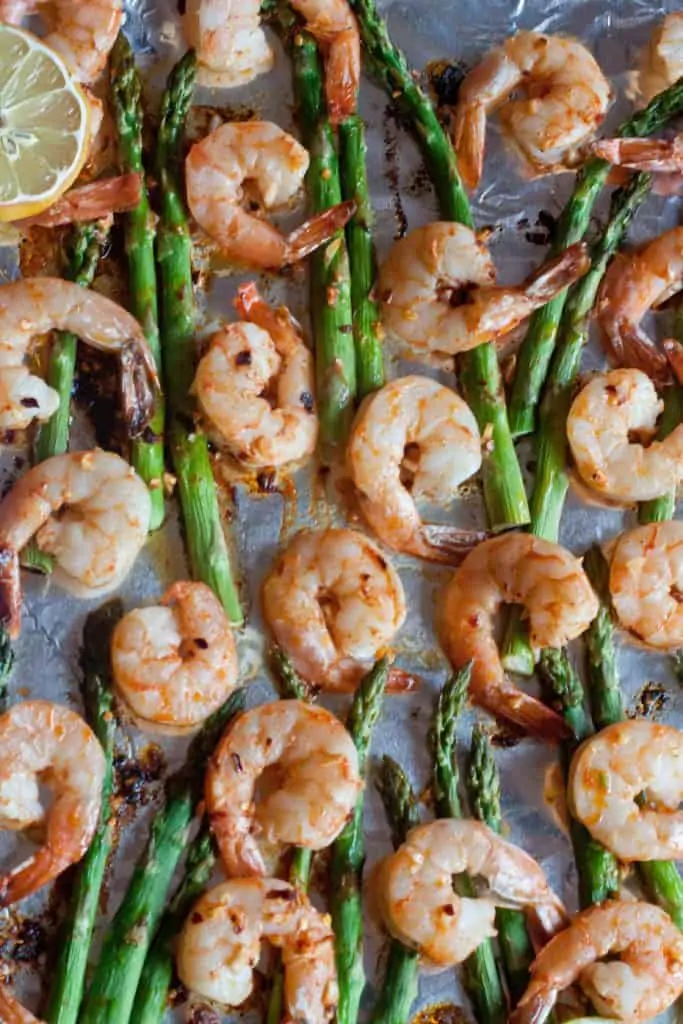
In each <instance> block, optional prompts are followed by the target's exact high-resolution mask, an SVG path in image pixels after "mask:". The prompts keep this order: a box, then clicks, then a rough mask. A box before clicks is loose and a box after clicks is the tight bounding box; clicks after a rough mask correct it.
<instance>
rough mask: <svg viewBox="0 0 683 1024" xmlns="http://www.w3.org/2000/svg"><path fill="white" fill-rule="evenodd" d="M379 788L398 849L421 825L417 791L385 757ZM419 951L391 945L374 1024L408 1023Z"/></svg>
mask: <svg viewBox="0 0 683 1024" xmlns="http://www.w3.org/2000/svg"><path fill="white" fill-rule="evenodd" d="M377 789H378V790H379V794H380V796H381V797H382V803H383V804H384V810H385V812H386V815H387V819H388V821H389V827H390V829H391V841H392V843H393V845H394V849H398V847H399V846H400V845H401V843H403V842H404V841H405V838H406V836H407V835H408V833H409V832H410V830H411V829H412V828H414V827H415V826H416V825H417V824H419V817H418V813H417V804H416V800H415V794H414V793H413V791H412V788H411V785H410V782H409V781H408V777H407V776H406V774H405V772H404V771H403V769H402V768H401V766H400V765H399V764H397V763H396V761H394V760H392V758H390V757H387V756H386V755H385V756H384V757H383V758H382V761H381V764H380V769H379V774H378V778H377ZM417 975H418V959H417V953H415V952H414V951H413V950H412V949H408V948H407V947H406V946H404V945H403V944H402V943H400V942H398V940H397V939H392V940H391V942H390V944H389V956H388V957H387V966H386V970H385V972H384V983H383V985H382V989H381V991H380V994H379V998H378V1000H377V1002H376V1004H375V1007H374V1009H373V1011H372V1015H371V1017H370V1024H405V1022H406V1021H407V1020H409V1019H410V1010H411V1007H412V1005H413V1003H414V1002H415V999H416V997H417Z"/></svg>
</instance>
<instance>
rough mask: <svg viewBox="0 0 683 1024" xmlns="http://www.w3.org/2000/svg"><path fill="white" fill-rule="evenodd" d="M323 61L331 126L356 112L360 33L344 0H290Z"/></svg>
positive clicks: (353, 16) (354, 18)
mask: <svg viewBox="0 0 683 1024" xmlns="http://www.w3.org/2000/svg"><path fill="white" fill-rule="evenodd" d="M292 7H293V8H294V9H295V10H296V11H298V12H299V14H301V16H302V17H303V18H304V19H305V20H306V28H307V29H308V31H309V32H310V33H311V35H312V36H313V37H314V38H315V39H316V40H317V42H318V43H319V45H320V47H321V49H322V52H323V58H324V61H325V93H326V98H327V111H328V114H329V117H330V121H331V122H332V124H333V125H336V124H339V123H340V122H341V121H344V120H345V119H346V118H347V117H350V116H351V114H355V112H356V101H357V96H358V84H359V81H360V33H359V31H358V23H357V21H356V17H355V15H354V13H353V11H352V10H351V7H350V6H349V4H348V0H293V2H292Z"/></svg>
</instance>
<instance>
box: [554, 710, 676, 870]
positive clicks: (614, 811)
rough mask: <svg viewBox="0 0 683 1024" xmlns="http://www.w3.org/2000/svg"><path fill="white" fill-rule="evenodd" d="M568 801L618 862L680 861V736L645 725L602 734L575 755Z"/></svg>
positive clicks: (667, 728) (635, 723)
mask: <svg viewBox="0 0 683 1024" xmlns="http://www.w3.org/2000/svg"><path fill="white" fill-rule="evenodd" d="M641 793H645V796H646V803H644V804H643V805H642V806H640V804H639V803H638V802H637V801H638V797H639V796H640V795H641ZM567 795H568V798H569V804H570V807H571V810H572V814H573V815H574V817H575V818H578V820H579V821H580V822H582V823H583V824H584V825H585V826H586V828H587V829H588V831H589V832H590V834H591V835H592V836H593V837H594V838H595V839H597V840H598V842H599V843H602V845H603V846H605V847H607V849H608V850H611V852H612V853H613V854H615V856H617V857H618V858H619V860H622V861H636V860H637V861H648V860H668V859H669V858H671V859H673V860H680V858H681V856H682V855H683V815H682V814H681V812H680V811H679V809H678V808H679V804H680V802H681V798H682V797H683V733H681V732H680V731H679V730H678V729H674V728H672V727H671V726H668V725H656V724H655V723H654V722H646V721H631V722H617V723H616V724H615V725H610V726H608V727H607V728H606V729H602V730H601V731H600V732H599V733H597V734H596V735H595V736H591V738H590V739H589V740H586V742H585V743H584V744H583V745H582V746H581V747H580V748H579V750H578V751H577V752H576V754H575V755H574V757H573V759H572V763H571V770H570V774H569V784H568V787H567Z"/></svg>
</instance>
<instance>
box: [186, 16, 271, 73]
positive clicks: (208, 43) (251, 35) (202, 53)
mask: <svg viewBox="0 0 683 1024" xmlns="http://www.w3.org/2000/svg"><path fill="white" fill-rule="evenodd" d="M260 7H261V4H260V0H238V2H235V0H187V6H186V10H185V17H184V19H183V26H184V29H185V34H186V36H187V41H188V44H189V45H190V46H191V47H193V48H194V49H195V50H196V51H197V61H198V63H199V68H198V81H199V83H200V84H201V85H208V86H212V87H216V88H231V87H233V86H237V85H245V84H246V83H247V82H251V81H253V79H254V78H257V77H258V76H259V75H262V74H264V73H265V72H266V71H270V69H271V68H272V66H273V60H274V58H273V51H272V50H271V48H270V46H269V45H268V40H267V39H266V34H265V32H264V31H263V29H262V28H261V14H260Z"/></svg>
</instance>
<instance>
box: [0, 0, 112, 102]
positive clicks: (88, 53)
mask: <svg viewBox="0 0 683 1024" xmlns="http://www.w3.org/2000/svg"><path fill="white" fill-rule="evenodd" d="M43 9H46V13H47V15H48V18H49V24H50V29H51V31H50V32H49V33H48V35H46V36H45V42H46V43H47V45H48V46H50V47H51V48H52V49H53V50H56V51H57V53H59V54H60V55H61V56H62V57H63V58H64V60H65V61H66V63H67V64H68V66H69V68H70V69H71V71H72V72H73V74H74V77H75V78H76V79H77V80H78V81H79V82H86V83H90V82H94V81H95V79H96V78H97V77H98V76H99V74H100V72H101V71H104V68H105V67H106V64H107V58H108V57H109V51H110V50H111V48H112V47H113V45H114V43H115V41H116V36H117V35H118V32H119V28H120V27H121V21H122V19H123V0H88V2H87V3H83V2H82V0H0V21H5V22H8V24H10V25H21V23H22V21H23V20H24V18H26V17H28V16H29V15H31V14H34V13H36V12H38V13H41V12H42V10H43Z"/></svg>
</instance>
